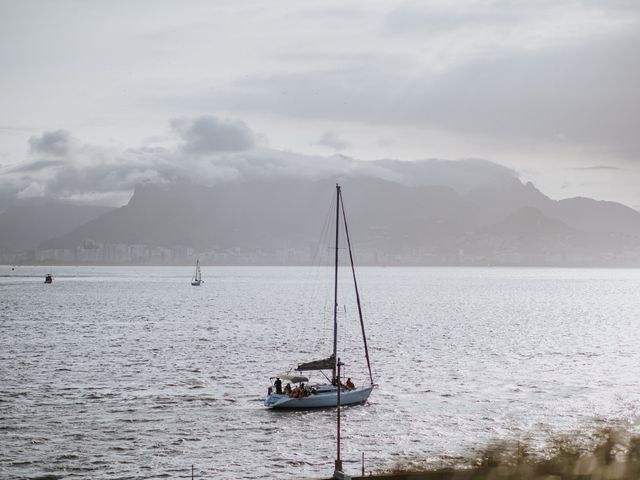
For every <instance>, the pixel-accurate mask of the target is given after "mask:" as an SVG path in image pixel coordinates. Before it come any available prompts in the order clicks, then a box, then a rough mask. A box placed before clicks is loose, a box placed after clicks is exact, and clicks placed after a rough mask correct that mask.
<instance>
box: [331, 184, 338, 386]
mask: <svg viewBox="0 0 640 480" xmlns="http://www.w3.org/2000/svg"><path fill="white" fill-rule="evenodd" d="M339 228H340V185H338V184H337V183H336V255H335V269H334V274H333V275H334V279H333V376H332V380H334V381H335V380H336V365H337V362H338V239H339V235H338V231H339Z"/></svg>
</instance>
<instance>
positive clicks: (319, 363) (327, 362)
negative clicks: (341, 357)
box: [296, 355, 336, 372]
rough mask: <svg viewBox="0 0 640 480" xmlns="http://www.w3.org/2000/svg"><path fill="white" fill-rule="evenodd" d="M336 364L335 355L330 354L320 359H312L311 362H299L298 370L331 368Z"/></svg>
mask: <svg viewBox="0 0 640 480" xmlns="http://www.w3.org/2000/svg"><path fill="white" fill-rule="evenodd" d="M335 365H336V357H335V356H334V355H331V356H330V357H329V358H323V359H322V360H314V361H312V362H306V363H301V364H300V365H298V368H296V370H298V371H299V372H301V371H308V370H332V369H333V367H335Z"/></svg>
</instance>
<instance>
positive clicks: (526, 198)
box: [0, 161, 640, 266]
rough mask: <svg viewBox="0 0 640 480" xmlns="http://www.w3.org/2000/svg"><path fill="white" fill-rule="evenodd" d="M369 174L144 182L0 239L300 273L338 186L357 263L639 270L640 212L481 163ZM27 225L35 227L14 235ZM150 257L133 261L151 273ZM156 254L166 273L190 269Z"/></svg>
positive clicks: (0, 219) (4, 221) (6, 223)
mask: <svg viewBox="0 0 640 480" xmlns="http://www.w3.org/2000/svg"><path fill="white" fill-rule="evenodd" d="M377 166H378V167H380V168H381V170H382V172H383V174H379V175H376V176H373V175H365V174H362V173H357V174H342V175H340V176H338V177H333V178H327V179H316V180H314V179H300V178H277V179H276V178H273V179H269V178H262V179H253V180H237V181H231V182H224V183H219V184H216V185H212V186H202V185H193V184H187V183H171V184H145V185H139V186H138V187H137V188H136V189H135V191H134V193H133V195H132V197H131V199H130V201H129V203H128V204H126V205H124V206H122V207H120V208H105V207H103V209H102V211H101V210H100V208H99V207H92V208H93V210H91V209H86V208H85V209H80V207H78V206H73V208H72V206H69V205H67V206H64V207H63V206H56V208H57V209H62V210H57V211H56V212H53V211H51V208H50V207H47V206H44V205H40V207H41V208H42V213H36V211H37V210H38V208H36V206H33V207H32V208H33V209H35V210H33V211H30V212H26V211H25V212H23V213H22V215H18V214H17V213H16V210H15V209H16V208H18V207H17V206H14V207H12V209H8V210H7V211H5V212H3V213H2V214H0V228H1V230H0V231H2V232H5V231H8V229H12V230H13V234H12V235H7V234H3V235H0V247H2V248H5V249H13V250H15V249H16V246H18V245H21V246H23V247H32V246H35V244H34V241H35V240H36V239H38V238H39V239H40V242H39V243H38V250H48V251H56V250H67V251H69V250H77V249H83V248H87V244H88V242H89V244H90V245H91V248H93V249H94V250H95V249H97V248H102V246H105V245H138V246H145V248H149V249H153V248H156V249H167V251H169V250H170V249H175V248H177V247H180V248H182V249H183V250H181V251H182V252H187V253H184V255H185V256H186V257H192V256H194V255H198V256H201V258H203V259H204V261H205V262H206V261H207V259H208V261H209V262H211V263H257V264H261V263H306V262H307V261H308V259H309V258H310V256H311V251H312V249H313V246H314V245H316V244H317V240H318V235H319V233H320V231H321V227H322V222H323V220H324V221H325V222H327V221H328V218H329V216H330V213H329V212H330V203H331V201H332V199H333V196H334V185H335V183H336V181H339V182H340V184H341V185H342V186H343V197H344V200H345V208H346V214H347V216H348V219H349V225H350V230H351V232H352V236H353V238H354V242H355V244H356V246H357V248H358V251H359V253H360V259H361V261H362V263H371V264H380V263H382V264H420V265H422V264H427V265H430V264H433V265H442V264H470V265H487V264H489V265H511V264H514V265H616V266H632V265H640V213H639V212H637V211H635V210H633V209H631V208H629V207H626V206H624V205H621V204H619V203H615V202H606V201H596V200H592V199H588V198H582V197H578V198H571V199H565V200H552V199H550V198H549V197H547V196H546V195H544V194H543V193H542V192H540V191H539V190H538V189H536V188H535V187H534V186H533V185H532V184H531V183H523V182H521V181H520V180H519V179H518V178H517V176H516V175H515V174H514V173H513V172H511V171H509V170H507V169H504V168H503V167H499V166H495V164H488V163H483V162H482V161H478V162H467V163H466V165H465V164H456V165H455V168H454V169H453V170H454V171H453V173H452V170H451V169H449V171H447V168H446V165H443V164H435V166H436V167H437V168H436V170H438V169H439V170H440V172H439V174H434V168H433V167H434V164H433V163H432V164H429V163H428V162H426V163H424V164H420V162H412V163H410V162H396V163H394V162H393V161H381V162H379V163H378V164H377ZM436 173H437V172H436ZM46 208H49V210H48V211H46V213H45V210H46ZM65 208H68V209H69V210H68V213H62V211H63V210H64V209H65ZM72 212H73V213H72ZM81 212H82V214H81ZM44 217H46V218H47V222H44V221H43V220H42V219H43V218H44ZM58 217H59V218H63V217H64V218H67V217H74V218H75V219H77V222H76V223H75V224H72V223H68V222H67V223H64V222H61V221H56V218H58ZM28 218H31V219H32V220H33V222H34V223H36V224H38V225H39V228H40V227H42V228H40V230H38V229H36V228H35V227H33V228H31V229H29V228H25V227H23V228H22V229H21V230H20V229H16V228H15V225H16V224H19V223H20V222H22V224H25V223H28V222H27V219H28ZM11 222H14V223H13V226H11ZM45 223H46V225H45ZM51 224H55V225H56V228H55V229H54V228H53V227H52V226H51ZM45 227H46V228H45ZM42 230H44V232H43V231H42ZM64 230H66V231H64ZM53 233H57V235H52V234H53ZM20 235H23V236H24V238H22V239H21V238H20ZM184 249H186V250H184ZM162 251H164V250H162ZM189 252H190V253H189ZM149 255H151V254H149ZM149 255H147V256H146V257H145V256H138V257H136V258H137V260H136V261H139V262H148V263H158V259H157V258H155V257H154V258H155V260H154V258H152V256H149ZM162 255H163V257H162V259H164V260H165V261H169V262H170V263H171V262H181V261H182V260H184V261H188V260H189V259H187V258H183V259H178V258H173V259H170V260H168V259H169V258H170V256H171V254H170V253H166V254H165V253H163V254H162ZM65 258H67V259H68V258H69V257H68V255H67V257H65ZM91 258H94V259H96V258H97V259H98V261H99V260H100V258H102V257H95V256H94V257H91ZM104 258H105V260H104V261H107V262H108V261H111V262H113V261H116V260H114V258H115V257H110V258H111V260H107V259H106V257H104ZM41 259H42V257H41ZM67 261H69V260H67ZM161 263H162V262H161Z"/></svg>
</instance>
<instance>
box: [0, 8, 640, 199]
mask: <svg viewBox="0 0 640 480" xmlns="http://www.w3.org/2000/svg"><path fill="white" fill-rule="evenodd" d="M0 40H1V41H0V69H1V70H0V73H1V75H0V164H1V165H2V167H0V190H1V191H3V192H5V195H18V196H22V197H26V196H38V195H47V194H52V195H56V194H57V195H59V196H66V197H67V198H76V199H83V198H85V199H89V200H91V199H93V200H94V201H95V200H100V199H104V201H105V202H111V203H114V202H115V203H118V202H123V201H126V198H127V192H128V191H130V188H131V186H132V185H133V184H135V182H137V181H142V180H153V179H154V178H158V179H159V180H166V179H170V178H171V175H172V172H176V175H178V173H177V172H178V170H180V169H181V168H182V169H184V168H188V169H189V171H191V172H192V173H193V178H196V179H197V178H199V176H201V175H204V176H206V175H209V176H211V175H212V173H211V169H212V168H213V169H215V175H218V176H220V177H222V178H226V177H229V178H233V176H234V175H235V173H234V168H235V167H234V165H237V163H238V162H240V161H241V162H242V164H243V168H244V170H245V171H249V170H251V169H258V170H259V169H277V168H282V162H286V164H287V166H288V167H287V168H293V167H292V165H294V166H296V168H299V169H300V171H304V169H305V162H307V161H309V159H314V161H315V162H322V161H323V160H322V159H324V158H326V157H331V156H332V155H335V154H337V153H339V154H341V155H345V156H349V157H352V158H355V159H358V160H361V161H367V160H373V159H382V158H392V159H401V160H418V159H426V158H440V159H450V160H455V159H461V158H483V159H488V160H491V161H495V162H497V163H499V164H501V165H504V166H506V167H508V168H511V169H514V170H516V171H517V172H518V173H519V174H520V177H521V178H522V179H523V180H525V181H528V180H531V181H533V182H534V183H535V184H536V186H537V187H538V188H539V189H540V190H542V191H543V192H544V193H546V194H548V195H549V196H551V197H552V198H558V199H559V198H566V197H571V196H576V195H582V196H589V197H592V198H596V199H608V200H617V201H620V202H623V203H625V204H627V205H630V206H633V207H634V208H637V209H640V128H639V127H640V120H639V118H640V115H639V112H640V95H639V94H638V89H639V87H638V85H640V53H639V52H640V2H638V1H637V0H632V1H625V0H609V1H601V2H599V1H594V0H591V1H589V0H583V1H578V0H576V1H571V0H569V1H557V0H541V1H490V0H485V1H462V0H449V1H446V2H445V1H422V2H391V1H372V0H366V1H356V0H354V1H351V2H344V1H335V2H333V1H322V2H310V1H309V2H301V1H298V0H295V1H294V0H292V1H280V2H264V1H254V2H252V1H224V2H216V1H212V0H203V1H195V0H191V1H188V2H184V1H177V0H176V1H161V0H148V1H142V0H140V1H136V0H128V1H115V0H110V1H104V2H98V1H86V0H76V1H69V0H57V1H45V0H42V1H30V0H21V1H8V0H6V1H5V0H0ZM204 154H207V155H208V156H207V155H204ZM231 157H233V161H231V160H229V158H231ZM274 158H277V161H273V159H274ZM333 158H335V157H333ZM212 159H215V160H212ZM331 161H333V160H330V159H329V160H327V162H329V163H330V162H331ZM180 162H183V163H182V164H181V163H180ZM205 164H206V165H205ZM178 176H179V175H178ZM6 192H9V193H6Z"/></svg>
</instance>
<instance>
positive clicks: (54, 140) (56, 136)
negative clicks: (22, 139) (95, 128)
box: [29, 130, 72, 157]
mask: <svg viewBox="0 0 640 480" xmlns="http://www.w3.org/2000/svg"><path fill="white" fill-rule="evenodd" d="M29 148H30V151H31V153H32V154H35V155H44V156H56V157H64V156H65V155H68V154H69V152H70V151H71V148H72V139H71V134H70V133H69V132H67V131H66V130H55V131H53V132H44V133H43V134H42V135H40V136H37V135H34V136H32V137H31V138H29Z"/></svg>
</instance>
